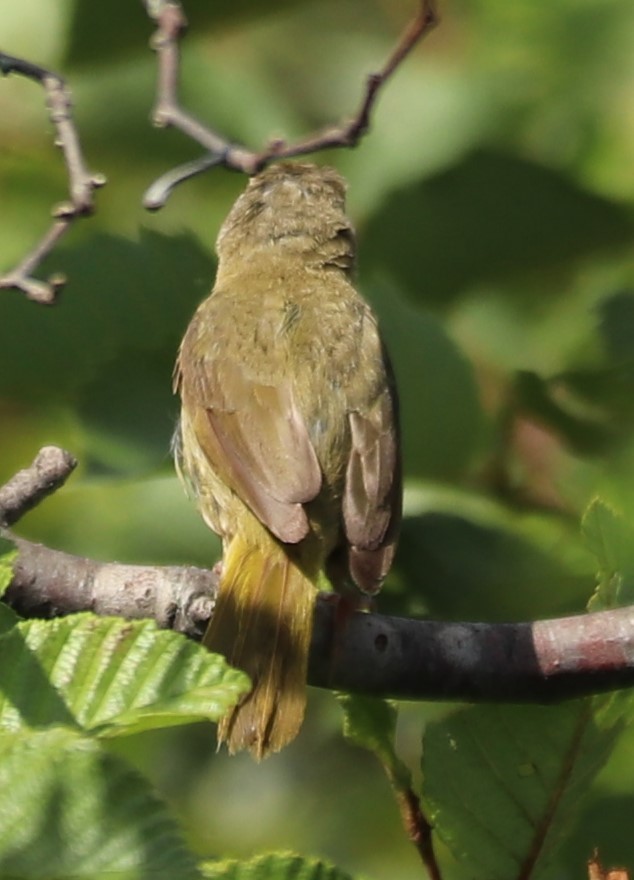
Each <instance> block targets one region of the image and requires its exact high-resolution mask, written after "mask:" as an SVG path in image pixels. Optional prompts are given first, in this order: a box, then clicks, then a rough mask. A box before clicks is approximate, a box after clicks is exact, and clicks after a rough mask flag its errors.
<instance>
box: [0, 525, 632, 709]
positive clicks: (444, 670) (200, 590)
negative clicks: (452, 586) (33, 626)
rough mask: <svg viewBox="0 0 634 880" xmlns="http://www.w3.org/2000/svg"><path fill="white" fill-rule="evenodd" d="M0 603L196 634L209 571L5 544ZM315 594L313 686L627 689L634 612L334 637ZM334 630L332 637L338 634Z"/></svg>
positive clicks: (361, 628) (470, 693)
mask: <svg viewBox="0 0 634 880" xmlns="http://www.w3.org/2000/svg"><path fill="white" fill-rule="evenodd" d="M12 540H14V542H15V544H16V546H17V548H18V560H17V564H16V566H15V569H14V577H13V581H12V583H11V585H10V587H9V589H8V591H7V593H6V594H5V599H6V601H7V602H8V603H9V604H10V605H12V606H13V607H14V608H15V609H16V610H17V611H18V612H19V613H21V614H23V615H25V616H27V617H34V616H37V617H50V616H58V615H64V614H70V613H73V612H76V611H93V612H95V613H97V614H112V615H117V616H121V617H125V618H142V617H151V618H154V619H155V620H156V621H157V623H158V624H159V626H162V627H165V628H173V629H176V630H178V631H180V632H184V633H186V634H187V635H189V636H191V637H192V638H196V639H200V638H201V637H202V634H203V633H204V630H205V627H206V624H207V621H208V619H209V617H210V615H211V613H212V612H213V605H214V598H215V593H216V589H217V574H216V572H215V571H213V570H210V571H208V570H205V569H197V568H191V567H180V566H172V567H160V566H136V565H118V564H115V563H99V562H95V561H94V560H90V559H83V558H81V557H77V556H72V555H70V554H67V553H62V552H60V551H57V550H51V549H49V548H46V547H43V546H41V545H38V544H32V543H31V542H29V541H25V540H23V539H21V538H13V539H12ZM334 617H335V608H334V607H333V602H332V601H331V597H329V596H321V597H320V598H319V600H318V602H317V608H316V612H315V618H314V627H313V640H312V647H311V655H310V665H309V672H308V680H309V683H310V684H312V685H315V686H316V687H322V688H330V689H334V690H344V691H350V692H354V693H361V694H368V695H374V696H382V697H393V698H396V699H407V700H447V701H451V700H456V701H467V702H479V701H482V702H502V703H504V702H530V703H550V702H556V701H560V700H565V699H570V698H573V697H581V696H586V695H589V694H595V693H599V692H602V691H606V690H614V689H617V688H623V687H630V686H632V685H633V684H634V608H631V607H628V608H620V609H617V610H615V611H602V612H597V613H594V614H582V615H578V616H574V617H566V618H559V619H555V620H543V621H537V622H535V623H502V624H500V623H495V624H490V623H471V622H460V623H458V622H446V621H435V620H410V619H405V618H398V617H388V616H386V615H381V614H364V613H357V614H354V615H352V616H351V617H350V618H349V620H348V622H347V625H346V627H345V630H344V632H343V633H342V632H341V623H340V622H339V623H337V625H335V620H334ZM335 634H336V635H335Z"/></svg>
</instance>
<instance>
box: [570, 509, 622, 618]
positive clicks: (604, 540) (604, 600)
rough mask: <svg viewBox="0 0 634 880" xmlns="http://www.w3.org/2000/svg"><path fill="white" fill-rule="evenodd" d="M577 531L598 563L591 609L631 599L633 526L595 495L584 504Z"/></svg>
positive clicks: (607, 606)
mask: <svg viewBox="0 0 634 880" xmlns="http://www.w3.org/2000/svg"><path fill="white" fill-rule="evenodd" d="M581 531H582V534H583V537H584V538H585V541H586V544H587V546H588V548H589V549H590V551H591V552H592V553H593V554H594V555H595V556H596V558H597V562H598V573H597V580H598V585H597V589H596V592H595V594H594V596H593V597H592V599H591V600H590V602H589V604H588V607H589V609H590V610H591V611H600V610H601V609H603V608H614V607H615V606H618V605H627V604H630V603H632V602H634V528H633V527H632V526H631V525H630V523H628V522H627V520H626V519H625V517H623V516H622V515H621V514H619V513H617V512H616V511H615V510H613V509H612V508H611V507H610V506H609V505H607V504H606V503H605V502H604V501H602V500H601V499H599V498H595V499H594V500H593V501H592V502H591V503H590V505H589V506H588V508H587V510H586V512H585V513H584V516H583V520H582V522H581Z"/></svg>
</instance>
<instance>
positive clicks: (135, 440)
mask: <svg viewBox="0 0 634 880" xmlns="http://www.w3.org/2000/svg"><path fill="white" fill-rule="evenodd" d="M50 268H51V270H52V271H58V270H62V269H63V271H64V273H65V274H66V275H67V276H68V278H69V279H70V283H69V285H68V288H67V289H66V290H65V292H64V301H63V308H60V309H48V310H41V311H40V313H39V314H37V315H35V316H34V315H33V311H32V310H30V309H28V303H27V302H26V301H24V298H23V297H22V298H20V297H13V298H10V297H7V298H6V300H5V299H3V300H2V331H3V332H2V350H1V351H0V396H6V397H7V399H9V400H20V401H21V402H22V403H21V406H26V405H32V406H34V407H36V408H41V407H44V406H46V407H51V406H53V405H58V404H60V403H61V404H64V403H67V402H68V401H72V402H73V404H74V405H75V407H76V410H77V412H78V415H79V418H80V423H81V424H82V426H84V427H85V428H86V429H87V439H88V443H87V447H88V448H87V450H86V451H85V453H84V454H83V455H82V461H83V463H84V465H86V464H88V465H89V466H90V465H95V464H96V465H97V466H99V468H100V470H103V469H104V468H106V469H110V470H117V471H122V470H124V471H127V472H128V473H129V472H131V471H132V472H138V471H139V470H141V471H142V472H144V473H146V472H147V471H148V469H149V468H151V467H152V466H160V465H162V464H163V463H164V462H165V458H166V450H167V449H168V448H169V441H170V437H171V434H172V432H173V428H174V418H175V414H176V410H177V402H176V399H175V397H174V395H173V393H172V378H171V377H172V371H173V367H174V360H175V358H176V351H177V349H178V345H179V342H180V338H181V336H182V334H183V331H184V329H185V327H186V325H187V322H188V320H189V318H190V316H191V314H192V313H193V311H194V308H195V306H196V305H197V304H198V302H200V300H201V299H202V298H203V297H204V295H205V294H207V293H208V292H209V289H210V287H211V282H212V279H213V271H214V262H213V260H212V259H211V257H210V255H209V253H208V252H207V251H206V250H205V249H204V248H203V247H202V245H201V244H200V242H198V241H196V240H195V238H194V237H193V236H191V235H174V236H168V235H161V234H160V233H155V232H149V231H145V230H141V232H140V233H139V237H138V240H130V239H126V238H123V237H119V236H113V235H107V234H99V233H97V234H93V235H90V236H89V237H88V238H86V239H85V240H83V241H82V242H80V243H79V244H77V245H76V246H74V247H69V248H66V249H65V248H62V249H60V250H59V251H56V252H55V261H54V262H53V261H52V258H51V267H50ZM42 272H43V274H46V266H44V267H43V269H42ZM25 306H26V307H25ZM19 340H22V342H21V343H20V342H19ZM78 365H81V369H78Z"/></svg>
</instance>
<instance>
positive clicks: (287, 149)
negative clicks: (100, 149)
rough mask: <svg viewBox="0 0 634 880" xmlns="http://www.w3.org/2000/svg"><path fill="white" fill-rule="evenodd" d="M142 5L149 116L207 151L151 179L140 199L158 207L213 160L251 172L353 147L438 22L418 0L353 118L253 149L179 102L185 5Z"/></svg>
mask: <svg viewBox="0 0 634 880" xmlns="http://www.w3.org/2000/svg"><path fill="white" fill-rule="evenodd" d="M145 7H146V10H147V13H148V15H149V16H150V17H151V18H152V19H154V20H155V21H156V22H157V25H158V29H157V31H156V33H155V34H154V37H153V39H152V47H153V48H154V49H155V50H156V53H157V55H158V85H157V99H156V103H155V106H154V112H153V117H152V118H153V121H154V124H155V125H157V126H174V127H175V128H179V129H180V130H181V131H182V132H183V133H184V134H186V135H187V136H188V137H190V138H191V139H192V140H194V141H197V142H198V143H199V144H201V146H203V147H204V148H205V149H206V150H208V151H209V152H208V154H207V155H205V156H203V157H201V158H200V159H198V160H195V161H194V162H188V163H187V164H185V165H181V166H180V167H179V168H177V169H174V170H173V171H170V172H169V173H168V174H166V175H164V176H162V177H161V178H159V180H157V181H155V182H154V183H153V184H152V186H151V187H150V188H149V189H148V191H147V193H146V195H145V197H144V200H143V204H144V205H145V207H146V208H149V209H151V210H156V209H158V208H161V207H162V206H163V205H164V204H165V202H166V200H167V198H168V196H169V194H170V193H171V191H172V190H173V189H174V187H175V186H176V185H177V184H179V183H181V182H182V181H184V180H187V179H189V178H190V177H193V176H194V175H195V174H200V173H201V172H202V171H205V170H207V169H208V168H210V167H212V166H213V165H224V166H225V167H226V168H231V169H233V170H236V171H241V172H243V173H245V174H255V173H256V172H257V171H260V170H261V169H262V168H264V166H265V165H267V164H268V163H269V162H271V161H272V160H278V159H288V158H291V157H293V156H302V155H306V154H307V153H316V152H318V151H320V150H325V149H329V148H331V147H355V146H356V145H357V144H358V143H359V141H360V140H361V138H362V137H363V136H364V135H365V134H366V132H367V131H368V128H369V125H370V116H371V113H372V110H373V109H374V105H375V103H376V100H377V97H378V94H379V91H380V89H381V87H382V86H383V85H384V84H385V82H387V80H388V79H389V78H390V77H391V76H392V74H393V73H394V71H395V70H396V69H397V67H399V65H400V64H401V63H402V62H403V60H404V59H405V58H406V57H407V55H408V54H409V53H410V52H411V51H412V49H413V48H414V46H416V44H417V43H418V42H420V40H421V39H422V38H423V37H424V36H425V34H427V33H428V32H429V31H430V30H431V29H432V28H433V27H434V26H435V25H436V24H437V23H438V14H437V11H436V4H435V0H421V5H420V9H419V11H418V13H417V15H416V16H415V17H414V18H413V19H412V21H411V22H410V23H409V24H408V25H407V27H406V28H405V30H404V31H403V33H402V34H401V37H400V39H399V41H398V43H397V45H396V47H395V49H394V50H393V52H392V53H391V55H390V57H389V58H388V59H387V61H386V62H385V64H384V65H383V67H382V68H381V70H380V71H379V72H378V73H373V74H371V75H370V76H369V77H368V78H367V81H366V85H365V91H364V94H363V98H362V100H361V103H360V105H359V108H358V110H357V112H356V114H355V115H354V117H353V118H352V119H351V120H349V121H347V122H344V123H342V124H340V125H338V126H329V127H328V128H325V129H323V130H322V131H320V132H317V133H316V134H314V135H310V136H308V137H306V138H305V139H303V140H300V141H298V142H297V143H295V144H288V143H286V142H285V141H283V140H275V141H272V142H271V143H269V144H267V146H266V147H264V149H262V150H260V151H259V152H257V151H252V150H249V149H247V148H246V147H244V146H242V145H240V144H232V143H230V142H229V141H228V140H226V138H224V137H223V136H222V135H220V134H218V133H217V132H215V131H214V130H213V129H211V128H209V127H208V126H207V125H205V124H204V123H202V122H201V121H200V120H198V119H196V117H194V116H192V115H191V114H190V113H188V112H187V111H186V110H184V109H183V108H182V107H181V106H180V104H179V101H178V75H179V67H180V64H179V40H180V38H181V36H182V33H183V31H184V30H185V28H186V26H187V20H186V18H185V14H184V12H183V8H182V6H181V4H180V2H178V0H145Z"/></svg>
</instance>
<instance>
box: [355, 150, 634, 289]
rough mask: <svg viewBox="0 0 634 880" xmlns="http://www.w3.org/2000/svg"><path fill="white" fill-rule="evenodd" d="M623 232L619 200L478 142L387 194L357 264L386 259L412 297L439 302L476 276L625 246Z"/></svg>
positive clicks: (482, 279)
mask: <svg viewBox="0 0 634 880" xmlns="http://www.w3.org/2000/svg"><path fill="white" fill-rule="evenodd" d="M631 234H632V223H631V220H630V218H629V217H628V214H627V210H626V209H625V208H624V207H623V206H621V205H618V204H616V203H612V202H610V201H608V200H607V199H603V198H600V197H599V196H596V195H594V194H592V193H590V192H587V191H585V190H583V189H581V188H580V187H578V186H576V185H575V184H574V183H573V182H572V181H570V180H568V179H567V178H566V177H564V176H563V175H562V174H561V173H559V172H557V171H554V170H550V169H548V168H545V167H542V166H540V165H537V164H536V163H534V162H530V161H527V160H526V159H521V158H517V157H513V156H509V155H504V154H503V153H495V152H493V151H485V150H480V151H477V152H474V153H473V154H472V155H470V156H468V157H466V158H465V159H463V160H462V161H461V162H460V163H458V164H456V165H455V166H454V167H453V168H450V169H448V170H447V171H443V172H442V173H440V174H438V175H436V176H435V177H432V178H431V179H428V180H424V181H412V182H411V183H409V184H408V186H407V187H405V188H403V189H402V190H400V191H398V192H395V193H393V194H392V195H391V196H390V198H389V199H388V200H387V202H386V204H385V205H384V207H383V208H382V209H381V210H379V211H377V212H376V214H375V215H374V216H373V218H372V220H371V222H370V223H369V225H368V227H367V228H366V230H365V232H364V235H363V237H362V240H361V258H360V263H361V265H362V266H363V265H367V266H371V265H376V264H377V263H378V264H380V265H381V266H382V267H383V268H384V269H385V268H386V267H387V269H388V270H389V272H390V273H391V274H392V275H393V277H394V278H396V279H397V280H398V282H399V284H400V285H401V286H402V287H403V289H404V290H406V291H407V292H408V294H409V295H410V296H412V297H414V298H416V300H417V301H418V302H421V303H425V304H431V303H436V304H442V305H445V306H446V305H449V304H451V302H453V301H454V300H455V299H456V298H457V297H458V296H460V295H461V294H462V293H464V292H465V291H466V290H468V289H470V288H473V287H474V286H476V285H478V284H484V283H491V282H496V281H499V280H508V279H511V278H522V277H525V276H526V273H527V272H533V271H535V270H536V269H539V270H546V269H549V268H552V267H555V266H556V267H557V268H558V269H561V267H562V266H563V265H565V264H566V263H567V262H571V261H573V260H577V259H579V258H581V257H583V258H584V259H587V258H588V257H589V255H590V254H591V253H592V252H595V253H596V252H597V251H598V250H599V249H601V248H604V247H605V246H606V245H615V244H625V245H627V246H628V247H629V244H628V241H629V240H630V237H631ZM531 291H532V293H531V295H532V296H533V297H534V296H536V295H538V294H539V285H535V286H534V287H532V288H531ZM545 291H549V288H547V287H546V288H545ZM564 292H565V287H564V288H562V294H563V293H564ZM549 295H550V292H549Z"/></svg>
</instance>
